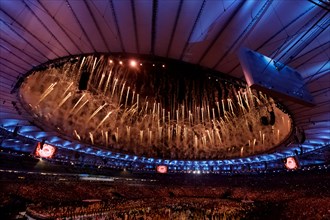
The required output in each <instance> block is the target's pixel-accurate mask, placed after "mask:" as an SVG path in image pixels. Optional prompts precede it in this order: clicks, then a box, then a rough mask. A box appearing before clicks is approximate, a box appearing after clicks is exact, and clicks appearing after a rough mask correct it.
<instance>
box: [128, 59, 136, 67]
mask: <svg viewBox="0 0 330 220" xmlns="http://www.w3.org/2000/svg"><path fill="white" fill-rule="evenodd" d="M129 64H130V65H131V67H136V65H137V62H136V61H135V60H131V61H130V63H129Z"/></svg>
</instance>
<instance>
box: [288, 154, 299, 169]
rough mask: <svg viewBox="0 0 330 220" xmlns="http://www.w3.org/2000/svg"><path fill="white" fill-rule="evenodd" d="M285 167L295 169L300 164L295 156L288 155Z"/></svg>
mask: <svg viewBox="0 0 330 220" xmlns="http://www.w3.org/2000/svg"><path fill="white" fill-rule="evenodd" d="M285 167H286V168H287V169H289V170H294V169H297V168H298V164H297V161H296V159H295V158H294V157H288V158H286V163H285Z"/></svg>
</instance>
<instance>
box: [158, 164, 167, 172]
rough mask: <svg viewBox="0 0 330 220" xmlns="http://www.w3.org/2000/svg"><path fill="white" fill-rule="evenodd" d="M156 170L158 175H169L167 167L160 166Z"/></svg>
mask: <svg viewBox="0 0 330 220" xmlns="http://www.w3.org/2000/svg"><path fill="white" fill-rule="evenodd" d="M156 169H157V172H158V173H167V166H165V165H159V166H157V168H156Z"/></svg>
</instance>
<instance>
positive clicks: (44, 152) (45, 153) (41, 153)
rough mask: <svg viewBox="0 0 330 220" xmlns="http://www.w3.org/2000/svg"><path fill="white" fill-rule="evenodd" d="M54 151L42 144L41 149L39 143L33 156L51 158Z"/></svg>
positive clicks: (49, 146) (51, 147)
mask: <svg viewBox="0 0 330 220" xmlns="http://www.w3.org/2000/svg"><path fill="white" fill-rule="evenodd" d="M55 150H56V148H55V147H54V146H52V145H49V144H43V147H42V149H41V143H40V142H39V143H38V145H37V148H36V153H35V155H36V156H38V157H42V158H52V157H53V156H54V153H55Z"/></svg>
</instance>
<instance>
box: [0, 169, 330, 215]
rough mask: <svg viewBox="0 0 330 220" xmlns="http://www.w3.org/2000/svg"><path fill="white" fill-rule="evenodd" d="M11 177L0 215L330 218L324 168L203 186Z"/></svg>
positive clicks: (0, 197)
mask: <svg viewBox="0 0 330 220" xmlns="http://www.w3.org/2000/svg"><path fill="white" fill-rule="evenodd" d="M11 175H12V176H11V177H10V178H2V179H1V181H0V188H1V189H2V191H1V192H0V200H1V204H0V205H1V214H2V215H6V214H7V216H8V212H14V211H15V210H14V209H15V208H17V207H18V206H17V204H18V203H21V204H22V203H23V205H22V206H21V207H22V208H24V209H25V210H27V213H29V214H31V215H33V216H39V218H49V219H54V218H62V217H68V218H71V217H72V218H73V217H74V218H76V219H88V218H92V219H95V218H98V219H223V218H226V219H250V218H253V219H288V218H294V219H329V218H330V208H329V207H330V190H329V189H330V187H329V182H330V175H329V173H327V172H324V173H314V174H308V175H302V174H300V175H298V174H295V175H289V174H287V175H272V176H269V175H268V176H260V177H257V176H253V177H247V176H242V177H238V176H236V177H231V178H228V177H222V178H223V179H221V178H220V177H218V178H213V180H212V178H210V179H208V180H207V181H206V182H204V183H203V184H201V182H200V181H197V178H198V177H196V176H195V177H194V178H192V179H191V182H189V181H188V182H189V183H187V179H186V181H185V183H183V182H182V184H180V181H178V182H175V181H164V180H162V179H158V181H156V182H143V181H126V182H125V181H123V180H121V182H116V181H113V182H102V181H86V180H84V181H83V180H79V179H76V178H74V177H72V176H67V177H63V176H60V177H57V176H50V177H45V176H43V175H40V174H39V175H38V174H34V177H32V176H31V175H22V174H19V175H16V176H15V175H14V174H11ZM37 177H38V178H37ZM15 178H16V179H15ZM200 178H201V179H202V177H200ZM164 179H166V178H164ZM86 200H87V201H94V202H86ZM11 210H12V211H11ZM16 211H17V210H16ZM2 219H3V218H2Z"/></svg>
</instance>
